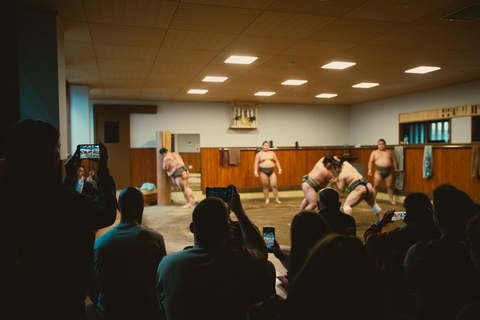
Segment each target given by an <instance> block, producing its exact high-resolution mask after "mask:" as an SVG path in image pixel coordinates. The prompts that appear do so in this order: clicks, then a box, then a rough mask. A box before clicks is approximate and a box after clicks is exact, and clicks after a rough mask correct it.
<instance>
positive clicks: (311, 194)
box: [300, 182, 317, 211]
mask: <svg viewBox="0 0 480 320" xmlns="http://www.w3.org/2000/svg"><path fill="white" fill-rule="evenodd" d="M302 191H303V194H304V195H305V198H304V199H303V200H302V204H301V205H300V211H301V210H313V209H315V208H316V207H317V192H316V191H315V189H313V188H312V187H311V186H310V185H309V184H308V183H306V182H304V183H302Z"/></svg>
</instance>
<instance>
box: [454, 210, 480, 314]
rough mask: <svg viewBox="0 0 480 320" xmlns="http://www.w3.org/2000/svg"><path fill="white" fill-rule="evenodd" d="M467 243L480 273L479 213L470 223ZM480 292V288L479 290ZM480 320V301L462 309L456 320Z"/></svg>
mask: <svg viewBox="0 0 480 320" xmlns="http://www.w3.org/2000/svg"><path fill="white" fill-rule="evenodd" d="M467 243H468V245H469V246H470V258H471V259H472V263H473V265H474V266H475V269H476V270H477V273H480V215H479V214H478V213H477V214H476V215H475V216H474V217H473V218H471V219H470V220H469V221H468V225H467ZM478 289H479V290H480V288H478ZM477 319H480V301H478V300H477V302H474V303H470V304H468V305H466V306H464V307H463V308H462V310H461V311H460V313H459V314H458V315H457V317H456V318H455V320H477Z"/></svg>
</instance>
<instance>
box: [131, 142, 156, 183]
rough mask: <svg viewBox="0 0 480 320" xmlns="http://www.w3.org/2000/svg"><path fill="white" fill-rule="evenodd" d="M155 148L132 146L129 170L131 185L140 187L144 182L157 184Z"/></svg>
mask: <svg viewBox="0 0 480 320" xmlns="http://www.w3.org/2000/svg"><path fill="white" fill-rule="evenodd" d="M156 151H157V149H155V148H132V149H131V152H130V156H131V166H132V168H131V172H132V185H133V186H135V187H137V188H140V187H141V186H142V184H144V183H145V182H150V183H153V184H155V186H156V185H157V172H156V168H157V158H156V157H157V154H156Z"/></svg>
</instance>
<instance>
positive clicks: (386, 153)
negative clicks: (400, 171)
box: [370, 150, 393, 168]
mask: <svg viewBox="0 0 480 320" xmlns="http://www.w3.org/2000/svg"><path fill="white" fill-rule="evenodd" d="M372 158H373V159H372ZM372 160H374V161H375V165H377V166H379V167H385V168H388V167H391V166H393V152H392V151H391V150H375V151H372V154H371V156H370V161H372Z"/></svg>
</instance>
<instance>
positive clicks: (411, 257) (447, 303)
mask: <svg viewBox="0 0 480 320" xmlns="http://www.w3.org/2000/svg"><path fill="white" fill-rule="evenodd" d="M433 206H434V214H433V220H434V222H435V225H436V226H437V228H438V229H439V231H440V233H441V234H442V236H441V238H440V239H435V240H432V241H430V242H424V241H421V242H418V243H417V244H415V245H413V246H412V247H410V249H409V250H408V253H407V255H406V257H405V264H404V270H405V275H406V277H407V279H408V280H409V281H412V283H414V284H415V285H416V290H417V301H416V306H415V308H416V312H417V316H418V317H420V318H422V319H454V318H455V315H456V314H457V313H458V312H459V311H460V308H461V307H462V306H464V305H465V304H467V303H470V302H473V301H476V300H477V299H478V296H479V290H478V288H479V278H478V274H476V272H475V268H474V266H473V263H472V261H471V260H470V250H469V248H468V246H467V245H466V244H465V238H466V234H465V228H466V225H467V222H468V220H469V219H470V218H471V217H472V216H473V215H474V206H473V201H472V200H471V199H470V197H469V196H468V195H467V194H466V193H464V192H462V191H460V190H458V189H457V188H455V187H453V186H451V185H442V186H439V187H437V188H436V189H435V190H434V192H433Z"/></svg>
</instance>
